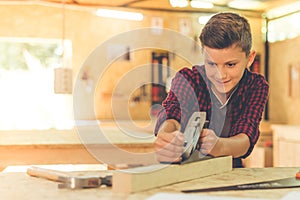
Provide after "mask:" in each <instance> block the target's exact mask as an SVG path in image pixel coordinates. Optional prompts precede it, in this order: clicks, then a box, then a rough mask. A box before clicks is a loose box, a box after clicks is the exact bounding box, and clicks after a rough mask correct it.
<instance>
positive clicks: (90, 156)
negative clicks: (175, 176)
mask: <svg viewBox="0 0 300 200" xmlns="http://www.w3.org/2000/svg"><path fill="white" fill-rule="evenodd" d="M132 123H133V122H126V121H125V122H118V123H116V122H114V123H113V122H103V123H100V124H99V125H97V124H93V125H80V126H77V127H74V128H73V129H71V130H31V131H18V130H15V131H0V171H1V170H2V169H4V168H5V167H7V166H11V165H31V164H37V165H39V164H41V165H44V164H98V163H103V162H102V161H103V160H104V161H106V158H103V157H102V158H100V159H99V156H96V155H97V154H99V153H101V155H108V156H109V157H110V158H109V160H111V162H112V163H116V164H123V163H128V159H127V158H126V157H125V156H122V159H119V158H120V155H119V154H120V153H123V152H132V153H137V154H139V153H148V152H153V141H154V139H155V136H154V135H153V133H152V128H151V127H149V126H147V124H146V123H145V122H139V124H132ZM87 145H89V147H88V148H87ZM95 148H96V149H95ZM116 150H120V151H116ZM149 156H151V158H149V157H148V154H147V157H145V158H142V159H141V158H138V156H137V157H136V158H134V159H130V161H132V162H133V163H134V164H145V163H146V164H149V163H153V162H155V158H154V155H153V154H151V155H150V154H149ZM112 159H113V160H112ZM117 162H118V163H117Z"/></svg>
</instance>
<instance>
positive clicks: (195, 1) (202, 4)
mask: <svg viewBox="0 0 300 200" xmlns="http://www.w3.org/2000/svg"><path fill="white" fill-rule="evenodd" d="M191 6H192V7H193V8H213V7H214V4H213V3H211V2H208V1H203V0H192V1H191Z"/></svg>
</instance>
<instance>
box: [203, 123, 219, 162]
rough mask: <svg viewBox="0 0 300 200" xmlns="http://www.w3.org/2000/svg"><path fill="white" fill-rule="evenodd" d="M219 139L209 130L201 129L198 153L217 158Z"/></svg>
mask: <svg viewBox="0 0 300 200" xmlns="http://www.w3.org/2000/svg"><path fill="white" fill-rule="evenodd" d="M218 141H219V137H218V136H217V135H216V134H215V132H214V131H213V130H211V129H203V130H202V132H201V135H200V138H199V144H200V152H201V153H202V154H204V155H208V154H209V155H211V156H218V154H219V153H218V152H219V151H220V149H219V147H218V145H217V143H218Z"/></svg>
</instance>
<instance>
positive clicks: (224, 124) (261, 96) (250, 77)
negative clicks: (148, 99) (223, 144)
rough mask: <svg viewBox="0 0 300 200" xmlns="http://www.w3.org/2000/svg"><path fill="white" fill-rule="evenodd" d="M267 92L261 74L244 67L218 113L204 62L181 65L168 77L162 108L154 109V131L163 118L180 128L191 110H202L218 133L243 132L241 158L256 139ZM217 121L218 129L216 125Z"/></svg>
mask: <svg viewBox="0 0 300 200" xmlns="http://www.w3.org/2000/svg"><path fill="white" fill-rule="evenodd" d="M268 92H269V85H268V83H267V82H266V81H265V79H264V77H263V76H261V75H259V74H256V73H252V72H250V71H248V70H247V69H245V72H244V74H243V77H242V79H241V80H240V82H239V84H238V86H237V88H236V90H235V92H234V93H233V94H232V96H231V97H230V100H229V103H228V104H227V105H226V106H225V108H228V109H227V110H225V115H223V116H221V117H220V113H222V112H221V111H220V110H218V109H217V108H219V107H217V106H216V105H217V104H218V103H220V102H218V101H217V100H216V98H215V96H214V94H213V93H212V91H211V89H210V82H209V80H208V78H207V76H206V74H205V68H204V66H194V67H193V68H192V69H189V68H183V69H182V70H180V71H179V72H178V73H177V74H176V76H175V77H174V79H173V80H172V85H171V89H170V92H169V93H168V96H167V98H166V99H165V100H164V101H163V103H162V106H163V109H162V110H160V112H159V113H158V118H157V123H156V127H155V135H157V132H158V130H159V127H160V125H161V124H162V123H163V122H164V121H165V120H166V119H175V120H177V121H178V122H179V123H180V124H181V132H183V131H184V129H185V126H186V124H187V122H188V119H189V117H190V116H191V114H192V113H194V112H196V111H205V112H206V117H207V120H209V121H210V124H209V128H210V129H213V130H214V131H215V132H216V134H217V135H219V136H220V137H230V136H234V135H237V134H239V133H245V134H247V136H248V137H249V140H250V148H249V150H248V152H247V153H246V154H245V155H244V156H242V158H245V157H247V156H248V155H249V154H250V153H251V152H252V150H253V147H254V145H255V144H256V142H257V140H258V137H259V134H260V132H259V123H260V121H261V119H262V113H263V110H264V107H265V104H266V102H267V98H268ZM216 113H217V114H216ZM223 114H224V111H223ZM220 124H221V129H218V128H217V127H218V126H219V127H220ZM224 130H225V131H224ZM223 132H225V133H223ZM226 132H227V133H226Z"/></svg>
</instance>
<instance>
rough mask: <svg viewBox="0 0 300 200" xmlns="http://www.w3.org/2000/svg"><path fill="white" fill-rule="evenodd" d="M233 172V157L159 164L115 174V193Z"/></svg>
mask: <svg viewBox="0 0 300 200" xmlns="http://www.w3.org/2000/svg"><path fill="white" fill-rule="evenodd" d="M231 170H232V157H231V156H225V157H218V158H211V159H207V160H201V161H198V162H192V163H187V164H183V165H176V164H173V165H166V164H158V165H151V166H146V167H139V168H132V169H128V170H116V171H114V172H113V192H116V193H135V192H140V191H144V190H148V189H152V188H157V187H161V186H165V185H170V184H174V183H179V182H184V181H188V180H192V179H197V178H201V177H205V176H210V175H213V174H218V173H222V172H229V171H231Z"/></svg>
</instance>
